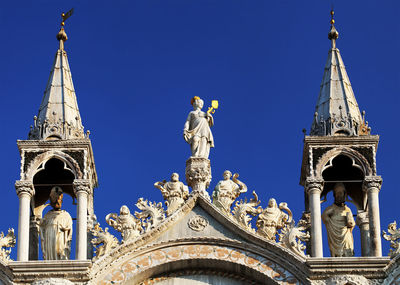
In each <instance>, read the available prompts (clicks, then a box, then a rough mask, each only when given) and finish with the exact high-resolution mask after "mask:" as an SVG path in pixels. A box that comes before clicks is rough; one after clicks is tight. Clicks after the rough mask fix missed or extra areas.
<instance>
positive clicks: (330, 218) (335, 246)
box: [322, 183, 356, 257]
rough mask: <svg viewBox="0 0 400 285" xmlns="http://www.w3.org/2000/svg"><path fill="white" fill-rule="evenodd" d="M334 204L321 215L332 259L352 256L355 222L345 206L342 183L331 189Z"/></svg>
mask: <svg viewBox="0 0 400 285" xmlns="http://www.w3.org/2000/svg"><path fill="white" fill-rule="evenodd" d="M333 196H334V198H335V202H334V204H333V205H331V206H329V207H327V208H326V209H325V211H324V212H323V213H322V221H323V222H324V224H325V226H326V231H327V233H328V244H329V249H330V251H331V256H332V257H346V256H353V255H354V242H353V233H352V232H353V228H354V226H355V224H356V223H355V221H354V218H353V213H352V212H351V210H350V208H349V207H347V206H346V205H345V203H344V202H345V198H346V189H345V187H344V184H343V183H336V184H335V186H334V187H333Z"/></svg>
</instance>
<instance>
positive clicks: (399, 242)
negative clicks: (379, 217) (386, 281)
mask: <svg viewBox="0 0 400 285" xmlns="http://www.w3.org/2000/svg"><path fill="white" fill-rule="evenodd" d="M382 237H383V238H384V239H385V240H388V241H390V247H391V249H390V252H389V256H390V258H394V257H395V256H397V255H398V254H399V253H400V229H398V228H397V223H396V221H394V222H393V223H390V224H389V226H388V233H386V232H385V231H382Z"/></svg>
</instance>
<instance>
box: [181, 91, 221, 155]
mask: <svg viewBox="0 0 400 285" xmlns="http://www.w3.org/2000/svg"><path fill="white" fill-rule="evenodd" d="M190 103H191V104H192V106H193V111H191V112H190V113H189V116H188V118H187V120H186V123H185V126H184V127H183V138H184V139H185V141H186V142H187V143H188V144H190V148H191V151H192V156H193V157H203V158H208V155H209V154H210V147H214V137H213V135H212V133H211V129H210V127H212V126H213V125H214V119H213V116H212V115H211V113H213V112H214V109H217V108H218V101H216V100H214V101H213V102H212V107H210V108H209V109H208V111H207V112H206V113H204V112H203V111H202V110H201V109H202V108H203V105H204V101H203V100H201V99H200V97H197V96H194V97H193V98H192V100H191V101H190Z"/></svg>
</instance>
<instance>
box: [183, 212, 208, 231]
mask: <svg viewBox="0 0 400 285" xmlns="http://www.w3.org/2000/svg"><path fill="white" fill-rule="evenodd" d="M207 226H208V220H207V219H206V218H205V217H203V216H200V215H197V216H194V217H192V218H190V219H189V221H188V227H189V228H190V229H192V230H194V231H196V232H201V231H203V230H204V229H205V228H206V227H207Z"/></svg>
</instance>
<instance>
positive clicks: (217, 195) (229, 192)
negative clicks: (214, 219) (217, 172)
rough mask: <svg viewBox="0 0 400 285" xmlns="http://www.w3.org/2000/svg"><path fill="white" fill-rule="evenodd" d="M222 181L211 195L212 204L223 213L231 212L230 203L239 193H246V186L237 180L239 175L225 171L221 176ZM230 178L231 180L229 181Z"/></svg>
mask: <svg viewBox="0 0 400 285" xmlns="http://www.w3.org/2000/svg"><path fill="white" fill-rule="evenodd" d="M223 177H224V180H221V181H219V182H218V184H217V186H215V189H214V192H213V194H212V197H213V200H212V203H213V204H214V205H215V206H217V208H219V209H220V210H222V211H223V212H225V213H230V212H231V206H232V203H233V202H234V201H235V199H236V198H237V197H239V195H240V194H241V193H245V192H247V186H246V185H245V184H244V183H243V182H241V181H239V180H238V179H237V178H238V177H239V174H237V173H235V174H234V175H233V177H232V173H231V172H230V171H229V170H225V171H224V174H223ZM231 177H232V180H231Z"/></svg>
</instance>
